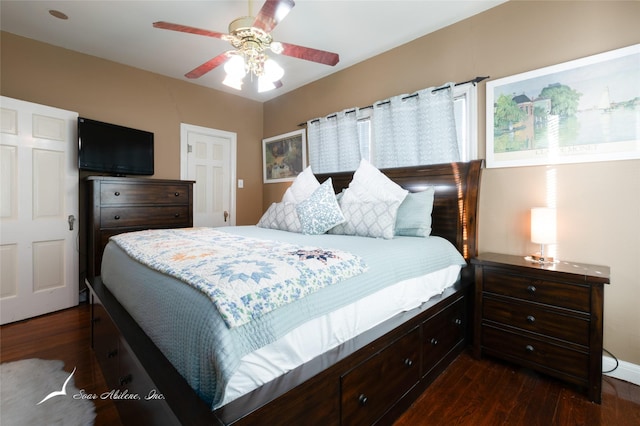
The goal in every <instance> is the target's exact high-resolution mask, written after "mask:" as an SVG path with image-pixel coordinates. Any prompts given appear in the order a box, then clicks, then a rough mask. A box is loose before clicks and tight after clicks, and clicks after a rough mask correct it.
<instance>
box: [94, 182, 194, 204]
mask: <svg viewBox="0 0 640 426" xmlns="http://www.w3.org/2000/svg"><path fill="white" fill-rule="evenodd" d="M189 186H190V185H189V184H172V185H166V184H152V183H106V182H105V183H103V184H102V185H101V186H100V203H101V204H102V205H103V206H105V205H115V204H189Z"/></svg>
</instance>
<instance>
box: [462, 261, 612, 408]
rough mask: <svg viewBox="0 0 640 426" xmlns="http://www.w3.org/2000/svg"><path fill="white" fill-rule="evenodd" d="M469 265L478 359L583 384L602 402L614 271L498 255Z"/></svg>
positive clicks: (593, 266)
mask: <svg viewBox="0 0 640 426" xmlns="http://www.w3.org/2000/svg"><path fill="white" fill-rule="evenodd" d="M471 263H472V264H473V265H474V267H475V277H476V290H475V296H476V297H475V318H474V319H475V322H474V344H473V347H474V354H475V356H476V357H481V356H482V355H489V356H493V357H497V358H501V359H504V360H506V361H509V362H513V363H515V364H518V365H521V366H523V367H526V368H530V369H532V370H536V371H539V372H541V373H544V374H547V375H549V376H553V377H556V378H559V379H561V380H563V381H566V382H568V383H572V384H575V385H578V386H580V387H583V388H584V389H586V391H587V394H588V396H589V398H590V400H592V401H594V402H597V403H600V401H601V391H602V330H603V301H604V284H609V274H610V271H609V268H608V267H606V266H597V265H589V264H584V263H576V262H565V261H560V262H557V263H549V264H538V263H533V262H529V261H527V260H525V259H524V257H523V256H513V255H505V254H498V253H484V254H482V255H480V256H478V257H476V258H474V259H472V260H471Z"/></svg>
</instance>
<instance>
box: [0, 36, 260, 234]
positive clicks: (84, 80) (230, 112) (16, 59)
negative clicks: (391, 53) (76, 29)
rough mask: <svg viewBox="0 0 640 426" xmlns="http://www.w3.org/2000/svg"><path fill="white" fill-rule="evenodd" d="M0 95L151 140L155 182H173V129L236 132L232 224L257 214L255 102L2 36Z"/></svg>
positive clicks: (176, 154) (176, 142) (176, 147)
mask: <svg viewBox="0 0 640 426" xmlns="http://www.w3.org/2000/svg"><path fill="white" fill-rule="evenodd" d="M1 42H2V51H1V55H2V56H1V60H2V62H1V67H2V68H1V70H0V71H1V76H0V78H1V80H0V91H1V93H2V95H3V96H9V97H12V98H17V99H22V100H25V101H30V102H35V103H40V104H44V105H50V106H54V107H58V108H63V109H67V110H71V111H76V112H78V113H79V114H80V115H81V116H84V117H88V118H93V119H96V120H100V121H106V122H110V123H116V124H120V125H123V126H129V127H134V128H139V129H143V130H148V131H151V132H153V133H154V134H155V171H156V173H155V175H154V177H155V178H167V179H178V178H180V123H187V124H193V125H197V126H203V127H210V128H214V129H219V130H225V131H230V132H235V133H237V136H238V138H237V154H238V155H237V157H238V162H237V177H238V179H244V188H243V189H237V193H236V198H237V211H236V223H237V224H254V223H256V222H257V220H258V219H259V218H260V215H261V214H262V209H261V205H260V203H259V202H258V203H256V200H261V199H262V151H261V140H262V131H263V129H262V115H263V111H262V110H263V104H262V103H260V102H255V101H250V100H246V99H243V98H240V97H238V96H234V95H229V94H226V93H224V92H219V91H216V90H211V89H206V88H204V87H201V86H198V85H195V84H190V83H187V82H184V81H181V80H177V79H171V78H167V77H163V76H160V75H158V74H153V73H150V72H147V71H142V70H140V69H136V68H132V67H128V66H124V65H121V64H117V63H115V62H110V61H106V60H103V59H99V58H96V57H93V56H89V55H84V54H81V53H77V52H73V51H70V50H66V49H62V48H59V47H54V46H51V45H48V44H44V43H39V42H36V41H34V40H30V39H27V38H23V37H18V36H16V35H13V34H10V33H6V32H3V33H2V38H1Z"/></svg>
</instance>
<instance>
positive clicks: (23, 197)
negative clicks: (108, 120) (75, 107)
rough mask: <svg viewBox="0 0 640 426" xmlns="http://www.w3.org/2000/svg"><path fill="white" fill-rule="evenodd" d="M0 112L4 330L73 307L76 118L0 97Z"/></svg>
mask: <svg viewBox="0 0 640 426" xmlns="http://www.w3.org/2000/svg"><path fill="white" fill-rule="evenodd" d="M0 107H1V108H0V111H1V114H2V124H1V126H0V132H1V133H0V138H1V139H0V323H1V324H6V323H9V322H13V321H18V320H22V319H25V318H31V317H34V316H37V315H42V314H46V313H48V312H53V311H57V310H60V309H65V308H69V307H71V306H75V305H77V304H78V291H79V288H78V287H79V286H78V280H79V278H78V276H79V275H78V252H77V237H78V221H77V217H78V168H77V139H76V127H77V118H78V114H77V113H75V112H70V111H65V110H61V109H57V108H51V107H47V106H44V105H38V104H33V103H30V102H24V101H20V100H17V99H11V98H7V97H4V96H3V97H2V98H0ZM70 223H71V224H72V227H73V230H70V226H71V225H70Z"/></svg>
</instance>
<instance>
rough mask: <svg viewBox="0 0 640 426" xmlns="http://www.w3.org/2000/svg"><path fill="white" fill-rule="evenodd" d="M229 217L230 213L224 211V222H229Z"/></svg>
mask: <svg viewBox="0 0 640 426" xmlns="http://www.w3.org/2000/svg"><path fill="white" fill-rule="evenodd" d="M228 217H229V212H228V211H226V210H225V211H224V221H225V222H226V221H227V218H228Z"/></svg>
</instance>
